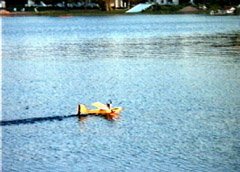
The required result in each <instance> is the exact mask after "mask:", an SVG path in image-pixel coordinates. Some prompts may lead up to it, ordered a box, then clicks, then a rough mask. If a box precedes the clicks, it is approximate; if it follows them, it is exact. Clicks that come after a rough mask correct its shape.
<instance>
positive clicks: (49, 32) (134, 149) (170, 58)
mask: <svg viewBox="0 0 240 172" xmlns="http://www.w3.org/2000/svg"><path fill="white" fill-rule="evenodd" d="M2 23H3V24H2V25H3V35H2V38H3V60H2V63H3V91H2V93H3V117H2V118H3V119H2V120H3V122H2V123H1V125H2V131H3V136H2V137H3V138H2V143H3V150H2V153H3V156H2V160H3V162H2V165H3V166H2V168H3V171H4V172H15V171H16V172H19V171H21V172H33V171H34V172H43V171H44V172H45V171H47V172H56V171H57V172H70V171H71V172H80V171H81V172H85V171H94V172H97V171H106V172H109V171H119V172H125V171H136V172H139V171H163V172H164V171H166V172H167V171H176V172H181V171H182V172H183V171H184V172H185V171H201V172H205V171H206V172H209V171H211V172H226V171H228V172H237V171H240V89H239V88H240V17H239V16H204V15H129V16H128V15H127V16H121V15H116V16H85V17H83V16H82V17H70V18H61V17H4V18H2ZM109 99H111V100H112V101H113V105H116V106H122V107H124V111H123V112H122V114H121V117H120V119H119V120H117V121H114V122H111V121H107V120H105V119H103V118H100V117H87V118H85V119H84V120H81V121H80V120H79V118H78V117H76V116H75V115H74V114H75V113H76V108H77V104H78V103H84V104H87V105H89V107H90V104H91V103H92V102H95V101H101V102H103V103H105V102H107V101H108V100H109Z"/></svg>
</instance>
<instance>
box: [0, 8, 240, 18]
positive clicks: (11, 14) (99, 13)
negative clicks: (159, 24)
mask: <svg viewBox="0 0 240 172" xmlns="http://www.w3.org/2000/svg"><path fill="white" fill-rule="evenodd" d="M126 11H127V9H115V10H112V11H101V10H85V9H81V10H45V11H39V12H35V11H24V12H20V11H17V12H9V11H5V10H2V12H0V17H17V16H19V17H21V16H22V17H24V16H52V17H71V16H111V15H142V14H147V15H184V14H195V15H209V16H210V13H209V11H208V10H207V11H197V12H180V11H179V10H175V11H162V10H155V11H152V10H146V11H143V12H139V13H126ZM231 15H232V16H239V14H231ZM213 16H217V15H213ZM222 16H229V15H222Z"/></svg>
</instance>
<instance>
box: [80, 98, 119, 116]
mask: <svg viewBox="0 0 240 172" xmlns="http://www.w3.org/2000/svg"><path fill="white" fill-rule="evenodd" d="M92 106H94V107H96V109H88V108H87V107H86V106H85V105H84V104H79V105H78V109H77V115H79V116H83V115H84V116H85V115H97V116H103V117H105V118H106V119H108V120H115V119H117V118H119V115H120V112H121V111H122V110H123V108H121V107H111V103H107V104H106V105H105V104H103V103H100V102H95V103H92Z"/></svg>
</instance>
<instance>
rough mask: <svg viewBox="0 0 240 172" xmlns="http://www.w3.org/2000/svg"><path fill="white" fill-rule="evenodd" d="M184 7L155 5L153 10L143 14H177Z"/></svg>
mask: <svg viewBox="0 0 240 172" xmlns="http://www.w3.org/2000/svg"><path fill="white" fill-rule="evenodd" d="M183 7H184V6H182V5H158V4H155V5H154V6H152V7H151V8H149V9H147V10H145V11H144V12H143V13H148V14H149V13H150V14H177V13H179V12H178V11H179V10H180V9H182V8H183Z"/></svg>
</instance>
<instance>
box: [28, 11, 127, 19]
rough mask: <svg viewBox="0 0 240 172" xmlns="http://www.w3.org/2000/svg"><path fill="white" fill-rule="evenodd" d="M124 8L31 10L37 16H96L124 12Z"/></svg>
mask: <svg viewBox="0 0 240 172" xmlns="http://www.w3.org/2000/svg"><path fill="white" fill-rule="evenodd" d="M124 13H125V10H112V11H101V10H50V11H40V12H38V13H35V12H32V14H33V15H39V16H63V17H67V16H82V15H84V16H98V15H100V16H101V15H118V14H124Z"/></svg>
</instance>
